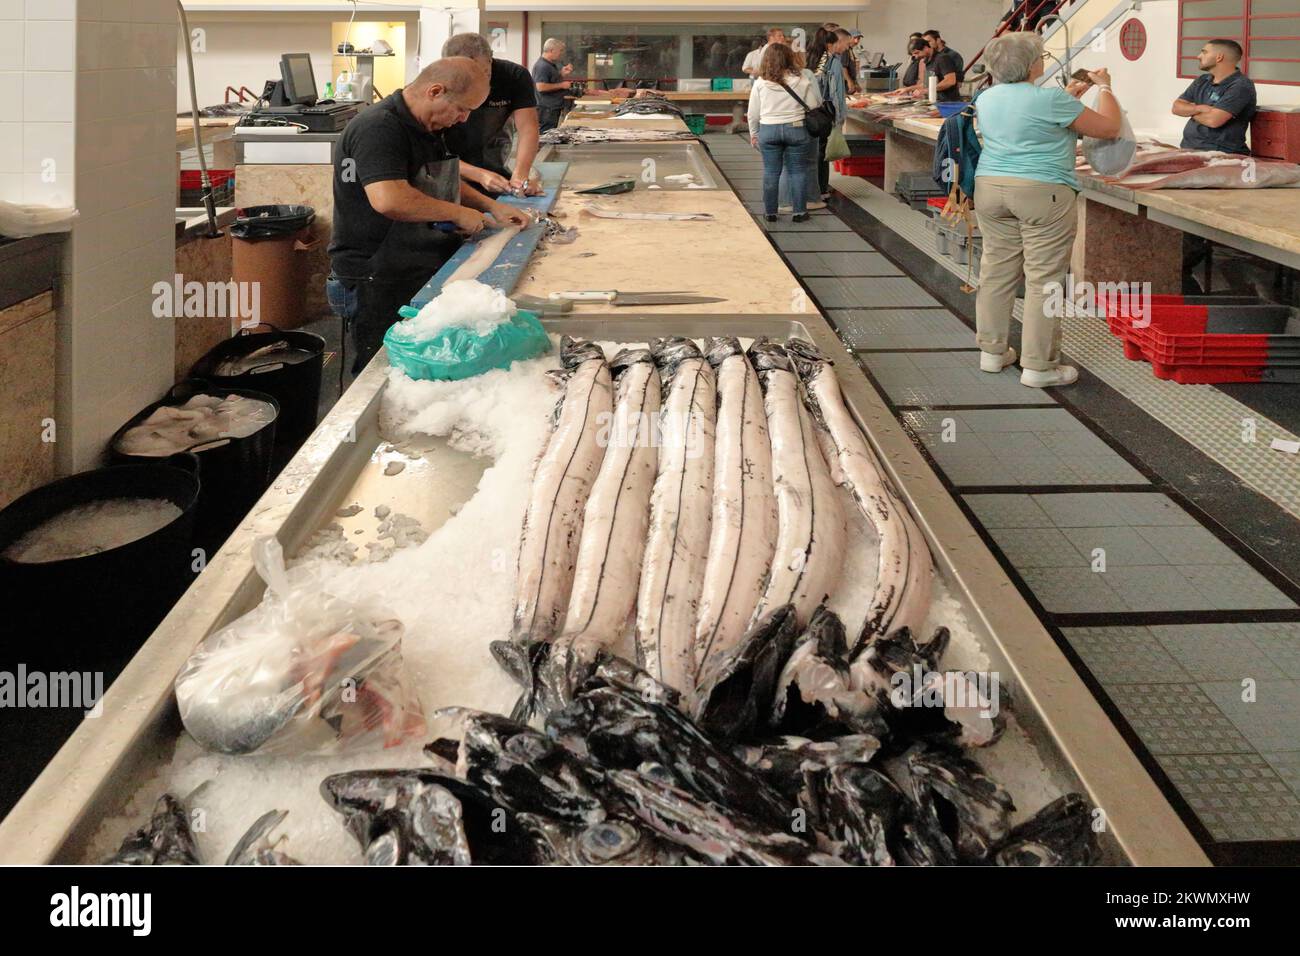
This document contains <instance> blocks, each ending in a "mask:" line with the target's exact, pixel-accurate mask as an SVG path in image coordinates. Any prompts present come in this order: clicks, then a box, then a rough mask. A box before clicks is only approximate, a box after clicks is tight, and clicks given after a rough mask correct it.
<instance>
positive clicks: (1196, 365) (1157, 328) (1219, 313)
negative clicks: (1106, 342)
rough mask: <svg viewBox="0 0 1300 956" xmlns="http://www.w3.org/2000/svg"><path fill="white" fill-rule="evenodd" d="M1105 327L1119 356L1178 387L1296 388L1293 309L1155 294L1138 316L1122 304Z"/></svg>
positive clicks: (1298, 339)
mask: <svg viewBox="0 0 1300 956" xmlns="http://www.w3.org/2000/svg"><path fill="white" fill-rule="evenodd" d="M1102 305H1104V306H1106V309H1105V315H1106V323H1107V325H1108V326H1109V327H1110V330H1111V332H1112V333H1113V334H1115V335H1117V336H1119V337H1120V339H1121V340H1122V341H1123V343H1124V357H1125V358H1128V359H1132V360H1134V361H1138V360H1142V361H1146V362H1150V363H1151V368H1152V371H1153V372H1154V373H1155V376H1156V377H1157V378H1162V379H1169V380H1172V381H1175V382H1180V383H1182V384H1194V383H1196V384H1219V383H1226V382H1263V381H1300V327H1297V324H1296V322H1295V321H1293V314H1294V313H1293V310H1291V309H1289V308H1287V307H1286V306H1279V305H1274V304H1270V303H1266V302H1263V301H1262V300H1259V299H1244V298H1227V297H1199V298H1185V297H1183V296H1176V295H1175V296H1170V295H1157V296H1152V297H1151V300H1150V302H1149V303H1146V304H1145V305H1146V308H1145V309H1142V310H1141V311H1142V312H1143V313H1144V314H1143V315H1141V316H1135V315H1134V314H1133V313H1134V312H1136V311H1139V310H1137V309H1126V308H1125V303H1123V302H1110V303H1102Z"/></svg>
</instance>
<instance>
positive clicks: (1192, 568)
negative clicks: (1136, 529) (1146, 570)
mask: <svg viewBox="0 0 1300 956" xmlns="http://www.w3.org/2000/svg"><path fill="white" fill-rule="evenodd" d="M1178 572H1179V573H1180V574H1182V576H1183V577H1184V578H1185V579H1186V581H1187V583H1188V584H1189V585H1191V586H1192V587H1193V588H1195V589H1196V590H1197V591H1198V592H1199V593H1201V594H1203V595H1204V596H1205V598H1206V599H1207V600H1208V601H1209V602H1210V606H1211V607H1213V608H1216V609H1218V610H1220V611H1246V610H1254V609H1280V608H1293V607H1295V606H1296V605H1295V602H1294V601H1292V600H1291V599H1290V598H1288V597H1287V596H1286V595H1285V594H1283V593H1282V592H1281V591H1279V590H1278V589H1277V588H1275V587H1274V586H1273V585H1272V584H1270V583H1269V582H1268V581H1267V580H1266V579H1265V578H1264V577H1263V576H1262V575H1261V574H1260V573H1259V572H1258V571H1256V570H1255V569H1254V568H1252V567H1250V566H1249V565H1248V564H1246V563H1245V562H1244V561H1242V560H1241V559H1240V558H1238V559H1237V560H1236V563H1234V564H1200V565H1189V566H1186V567H1180V568H1178Z"/></svg>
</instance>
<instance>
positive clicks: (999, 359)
mask: <svg viewBox="0 0 1300 956" xmlns="http://www.w3.org/2000/svg"><path fill="white" fill-rule="evenodd" d="M1015 364H1016V350H1015V349H1013V348H1012V347H1011V346H1009V345H1008V346H1007V350H1006V351H1005V352H1003V353H1002V354H1001V355H994V354H993V353H992V352H981V353H980V371H981V372H994V373H996V372H1000V371H1002V370H1003V369H1004V368H1006V367H1007V366H1008V365H1015Z"/></svg>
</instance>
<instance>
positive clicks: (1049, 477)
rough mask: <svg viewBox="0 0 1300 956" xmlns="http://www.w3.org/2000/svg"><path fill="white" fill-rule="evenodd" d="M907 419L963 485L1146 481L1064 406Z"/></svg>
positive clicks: (914, 414) (912, 414) (915, 414)
mask: <svg viewBox="0 0 1300 956" xmlns="http://www.w3.org/2000/svg"><path fill="white" fill-rule="evenodd" d="M902 419H903V423H904V424H905V425H907V427H908V428H909V429H910V430H911V431H912V433H913V434H914V435H916V436H917V438H919V439H920V441H921V442H922V444H924V445H925V447H926V449H927V451H929V453H930V457H931V458H932V459H933V460H934V462H935V464H936V465H938V466H939V468H940V469H941V470H942V471H943V472H944V474H946V475H947V476H948V480H949V481H951V482H952V483H953V484H954V485H956V486H958V487H961V486H989V485H1021V486H1026V485H1119V484H1133V485H1145V484H1147V479H1146V478H1145V477H1144V476H1143V475H1142V473H1141V472H1140V471H1138V470H1137V469H1136V468H1134V467H1133V466H1132V465H1130V464H1129V463H1128V462H1126V461H1125V460H1124V459H1123V458H1121V457H1120V456H1119V454H1118V453H1116V452H1115V451H1113V450H1112V449H1111V447H1110V446H1109V445H1107V444H1106V443H1105V442H1104V441H1102V440H1101V439H1100V438H1098V437H1097V436H1096V435H1094V434H1093V433H1092V432H1091V431H1090V430H1089V429H1088V427H1087V426H1086V425H1084V424H1083V423H1082V422H1080V421H1079V420H1078V419H1077V418H1075V417H1074V416H1073V415H1071V414H1070V413H1069V412H1067V411H1066V410H1065V409H1062V408H1025V409H998V410H990V409H970V410H968V411H948V412H935V411H907V412H903V414H902ZM1156 557H1157V558H1158V557H1159V556H1158V555H1157V556H1156Z"/></svg>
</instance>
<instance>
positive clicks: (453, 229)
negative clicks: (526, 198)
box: [326, 57, 528, 376]
mask: <svg viewBox="0 0 1300 956" xmlns="http://www.w3.org/2000/svg"><path fill="white" fill-rule="evenodd" d="M487 95H488V76H487V73H486V72H485V71H484V70H483V69H482V68H481V67H480V66H479V65H478V64H476V63H475V62H474V61H473V60H470V59H467V58H465V57H450V58H447V59H442V60H438V61H437V62H435V63H432V64H430V65H429V66H428V67H427V68H426V69H424V70H423V71H422V72H421V73H420V75H419V76H417V77H416V78H415V79H414V80H413V81H412V82H411V83H409V84H408V85H407V86H406V87H405V88H403V89H400V90H397V91H396V92H394V93H392V94H390V95H389V96H387V97H385V98H384V99H383V100H382V101H381V102H379V103H376V104H375V105H374V106H372V107H370V108H369V109H367V110H365V111H364V112H363V113H362V114H361V115H360V116H358V117H357V118H356V119H354V120H353V121H352V122H351V123H349V124H348V125H347V128H346V129H345V130H344V131H343V135H342V136H341V137H340V138H339V140H338V142H337V143H335V145H334V232H333V235H332V237H331V239H330V246H329V254H330V266H331V272H330V277H329V279H328V281H327V282H326V294H327V296H328V298H329V303H330V307H331V308H332V309H333V310H334V313H335V314H336V315H338V316H339V317H340V318H341V319H342V320H343V327H344V341H345V347H346V348H347V350H348V354H349V355H351V357H352V364H351V372H352V374H353V375H354V376H355V375H358V374H360V372H361V370H362V369H364V368H365V366H366V363H367V362H369V361H370V359H371V358H372V357H373V356H374V354H375V353H376V352H378V351H379V347H380V346H381V345H382V344H383V339H384V333H385V332H386V331H387V330H388V327H389V326H390V325H392V324H393V323H394V322H396V321H397V320H398V318H399V316H398V314H397V310H398V309H399V308H401V307H402V306H404V305H407V304H409V303H410V301H411V298H412V297H413V296H414V295H415V293H416V292H418V291H419V290H420V288H421V287H422V286H423V285H424V284H425V283H426V282H427V281H428V280H429V277H430V276H432V275H433V274H434V273H435V272H437V271H438V270H439V269H440V268H442V266H443V265H445V264H446V262H447V260H448V259H450V258H451V256H452V255H453V254H454V253H455V251H456V250H457V249H458V248H459V247H460V244H461V242H462V240H463V238H464V237H465V236H472V235H474V234H475V233H478V232H480V231H482V230H483V228H484V227H485V226H488V225H489V222H488V220H487V218H486V215H490V216H491V217H492V218H493V219H495V220H496V222H495V223H494V225H498V226H500V225H505V224H506V223H508V222H510V223H514V224H517V225H520V226H523V225H526V224H527V222H528V215H527V214H526V213H525V212H523V211H522V210H520V209H518V208H515V207H513V206H509V205H506V204H505V203H501V202H497V201H496V200H494V199H491V198H489V197H487V196H485V195H483V194H482V193H481V192H479V191H478V190H476V189H475V188H474V187H472V186H470V185H469V184H468V183H465V182H463V181H462V180H461V178H460V170H459V161H458V160H457V159H456V157H455V156H452V155H451V154H450V153H449V152H448V150H447V147H446V144H445V143H444V142H443V137H442V131H443V130H445V129H447V128H448V127H450V126H454V125H456V124H457V123H463V122H464V121H465V120H466V119H467V118H468V117H469V115H470V113H472V112H473V111H474V110H475V109H477V108H478V107H479V106H480V105H481V104H482V103H483V101H484V100H485V99H487ZM485 214H486V215H485Z"/></svg>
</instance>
